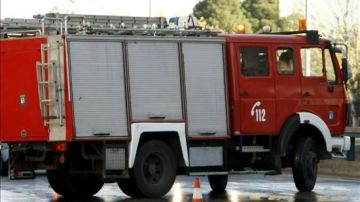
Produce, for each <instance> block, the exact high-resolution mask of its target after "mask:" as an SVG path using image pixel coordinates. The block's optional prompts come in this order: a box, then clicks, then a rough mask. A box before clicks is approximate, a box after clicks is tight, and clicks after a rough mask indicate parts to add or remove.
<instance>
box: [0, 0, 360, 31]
mask: <svg viewBox="0 0 360 202" xmlns="http://www.w3.org/2000/svg"><path fill="white" fill-rule="evenodd" d="M199 1H200V0H0V8H1V10H0V11H1V12H0V18H1V19H4V18H32V16H33V15H37V14H45V13H49V12H58V13H67V14H90V15H119V16H150V14H151V16H156V17H158V16H162V17H167V18H169V17H174V16H187V15H189V14H191V13H192V10H193V8H194V6H195V5H196V4H197V3H198V2H199ZM239 1H242V0H239ZM279 1H280V16H282V17H285V16H288V15H289V14H291V13H292V12H293V11H294V10H297V11H299V12H301V13H303V14H304V15H305V2H306V1H305V0H279ZM350 1H351V2H352V4H351V5H350V8H351V9H352V11H353V12H355V13H357V18H356V19H355V20H356V22H357V23H358V22H360V12H358V10H359V9H360V3H359V2H360V1H359V0H350ZM150 2H151V13H150V11H149V10H150V9H149V8H150ZM308 2H309V11H310V14H311V15H310V16H311V19H310V20H311V21H312V22H313V23H309V24H314V25H313V26H314V27H316V28H320V29H332V28H333V27H336V19H337V17H338V16H339V15H341V13H344V5H345V4H344V2H345V1H343V0H317V1H312V0H308ZM340 4H342V6H340ZM310 20H309V21H310ZM352 20H354V19H352ZM319 22H321V24H323V26H322V27H319V26H318V25H319ZM350 23H351V22H350ZM309 27H310V28H312V27H311V26H308V28H309Z"/></svg>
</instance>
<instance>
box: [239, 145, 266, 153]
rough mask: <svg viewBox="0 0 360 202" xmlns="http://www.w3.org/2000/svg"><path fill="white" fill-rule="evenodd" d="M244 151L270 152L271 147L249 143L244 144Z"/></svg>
mask: <svg viewBox="0 0 360 202" xmlns="http://www.w3.org/2000/svg"><path fill="white" fill-rule="evenodd" d="M241 149H242V152H244V153H253V152H270V149H265V148H264V146H262V145H249V146H242V148H241Z"/></svg>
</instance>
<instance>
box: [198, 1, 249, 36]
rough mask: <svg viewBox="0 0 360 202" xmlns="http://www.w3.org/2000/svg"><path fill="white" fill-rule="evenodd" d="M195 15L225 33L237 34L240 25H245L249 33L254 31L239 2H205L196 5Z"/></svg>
mask: <svg viewBox="0 0 360 202" xmlns="http://www.w3.org/2000/svg"><path fill="white" fill-rule="evenodd" d="M194 15H195V16H196V17H197V18H200V17H204V18H205V20H206V22H207V23H208V24H209V25H211V26H214V27H215V28H220V29H221V30H224V31H225V32H230V33H232V32H236V31H237V27H238V26H239V25H244V26H245V29H246V31H247V32H251V30H252V29H251V25H250V23H249V21H248V20H247V19H246V17H245V15H244V13H243V10H242V8H241V4H240V1H239V0H203V1H200V2H199V3H197V4H196V5H195V7H194Z"/></svg>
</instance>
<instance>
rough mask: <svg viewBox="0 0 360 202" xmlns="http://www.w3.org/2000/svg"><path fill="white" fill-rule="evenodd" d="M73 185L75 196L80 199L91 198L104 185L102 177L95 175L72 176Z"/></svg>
mask: <svg viewBox="0 0 360 202" xmlns="http://www.w3.org/2000/svg"><path fill="white" fill-rule="evenodd" d="M71 183H72V185H73V187H74V195H76V196H80V197H91V196H93V195H95V194H96V193H98V192H99V191H100V189H101V188H102V187H103V185H104V182H103V181H102V179H101V177H100V176H97V175H95V174H87V175H75V176H72V177H71Z"/></svg>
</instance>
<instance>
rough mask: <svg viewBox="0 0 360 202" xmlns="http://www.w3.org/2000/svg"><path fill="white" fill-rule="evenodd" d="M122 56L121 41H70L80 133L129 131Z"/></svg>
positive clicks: (109, 133)
mask: <svg viewBox="0 0 360 202" xmlns="http://www.w3.org/2000/svg"><path fill="white" fill-rule="evenodd" d="M122 56H123V52H122V43H121V42H105V41H92V42H89V41H70V42H69V59H70V62H69V63H70V78H71V84H72V94H73V96H72V99H73V109H74V118H75V120H74V122H75V131H76V132H75V133H76V136H77V137H86V136H111V137H113V136H127V135H128V128H127V111H126V99H125V82H124V67H123V66H124V65H123V58H122Z"/></svg>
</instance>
